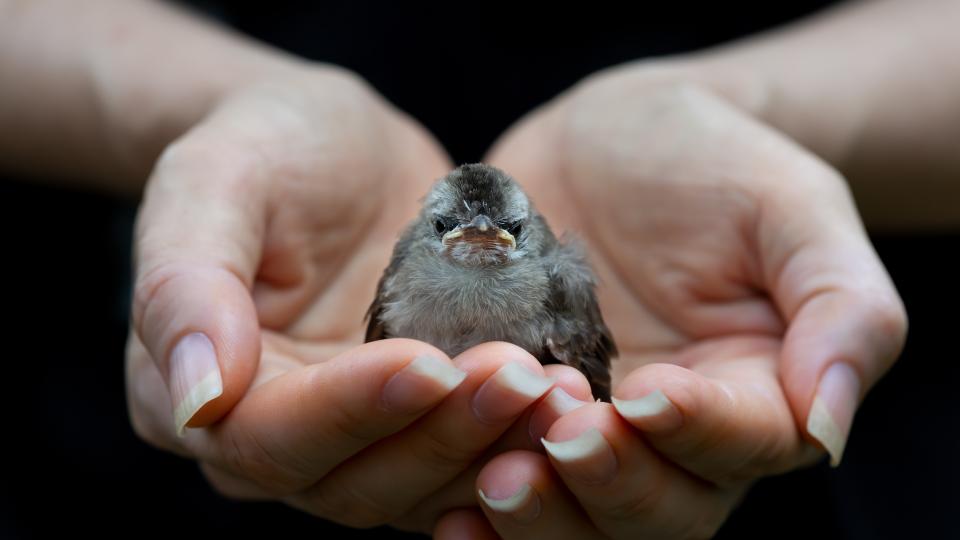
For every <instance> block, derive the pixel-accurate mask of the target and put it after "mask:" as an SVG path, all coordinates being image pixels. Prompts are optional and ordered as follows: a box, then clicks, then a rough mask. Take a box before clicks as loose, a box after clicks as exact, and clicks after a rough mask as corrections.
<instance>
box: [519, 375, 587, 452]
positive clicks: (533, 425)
mask: <svg viewBox="0 0 960 540" xmlns="http://www.w3.org/2000/svg"><path fill="white" fill-rule="evenodd" d="M543 370H544V373H546V375H547V376H548V377H550V378H551V379H553V380H554V381H556V382H555V385H554V388H553V390H551V391H550V393H549V394H547V397H545V398H544V399H543V400H541V401H540V402H539V403H538V404H537V406H536V408H535V409H534V410H533V414H532V415H531V416H530V420H529V422H528V426H529V429H528V430H527V431H528V432H529V434H530V440H531V442H532V443H533V447H534V448H543V446H542V444H541V443H540V439H542V438H543V437H545V436H546V434H547V431H548V430H549V429H550V426H552V425H553V423H554V422H556V421H557V419H558V418H560V417H561V416H563V415H565V414H567V413H568V412H570V411H573V410H576V409H579V408H580V407H582V406H584V405H586V404H588V403H593V401H594V398H593V395H592V394H591V393H590V382H589V381H587V378H586V377H584V375H583V373H582V372H580V370H578V369H576V368H573V367H570V366H567V365H564V364H548V365H546V366H543Z"/></svg>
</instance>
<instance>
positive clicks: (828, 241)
mask: <svg viewBox="0 0 960 540" xmlns="http://www.w3.org/2000/svg"><path fill="white" fill-rule="evenodd" d="M820 168H821V169H826V167H825V166H821V167H820ZM805 172H807V173H808V176H811V175H812V174H815V173H818V172H819V173H820V176H821V177H826V178H827V180H829V181H824V182H798V183H797V185H796V186H790V187H785V188H784V189H783V190H779V191H778V192H777V196H776V197H774V198H772V200H771V201H769V204H768V205H769V208H768V209H767V210H765V212H764V215H765V216H767V217H766V218H765V219H762V220H761V223H760V224H759V231H760V234H759V239H760V251H761V254H762V256H763V258H764V266H765V268H766V269H767V275H766V276H765V279H766V280H767V282H768V283H770V284H771V288H772V293H773V296H774V299H775V300H776V303H777V305H778V307H779V308H780V310H781V312H782V313H784V314H785V316H786V320H787V321H788V322H789V328H788V330H787V333H786V336H785V341H784V348H783V355H782V368H781V378H782V381H783V386H784V388H785V389H786V393H787V398H788V399H789V401H790V404H791V406H792V407H793V412H794V415H795V416H796V418H797V419H798V420H799V423H800V425H801V426H802V427H803V428H805V429H804V430H803V431H804V432H805V433H807V434H809V436H810V437H812V438H813V440H815V441H818V442H819V444H820V445H822V446H823V447H824V448H825V449H826V450H827V451H828V452H829V453H830V457H831V463H832V464H833V465H837V464H839V462H840V458H841V456H842V454H843V449H844V446H845V444H846V439H847V436H848V434H849V432H850V426H851V424H852V422H853V416H854V412H855V410H856V408H857V405H858V404H859V402H860V400H861V399H862V397H863V395H864V394H865V393H866V391H867V390H868V389H869V388H870V386H872V385H873V383H874V382H876V381H877V380H878V379H879V378H880V376H882V375H883V374H884V373H885V372H886V371H887V370H888V369H889V368H890V366H891V365H892V364H893V362H894V360H896V358H897V356H898V355H899V353H900V350H901V348H902V347H903V343H904V339H905V335H906V314H905V311H904V308H903V304H902V302H901V300H900V298H899V296H898V295H897V292H896V289H895V288H894V286H893V284H892V282H891V280H890V277H889V276H888V275H887V272H886V270H885V269H884V268H883V265H882V263H881V262H880V259H879V258H878V257H877V254H876V252H875V251H874V250H873V247H872V246H871V245H870V241H869V239H868V238H867V236H866V233H865V232H864V230H863V226H862V224H861V223H860V220H859V218H858V217H857V214H856V209H855V207H854V205H853V201H852V198H851V197H850V195H849V192H848V190H847V189H846V185H845V184H844V182H843V179H842V178H837V177H836V175H835V174H833V173H832V172H830V171H823V170H820V171H816V170H814V171H805ZM800 190H805V191H802V192H799V191H800ZM798 197H802V199H800V200H816V201H818V202H819V203H820V204H817V205H798V204H796V201H797V200H798ZM772 216H776V219H773V218H772Z"/></svg>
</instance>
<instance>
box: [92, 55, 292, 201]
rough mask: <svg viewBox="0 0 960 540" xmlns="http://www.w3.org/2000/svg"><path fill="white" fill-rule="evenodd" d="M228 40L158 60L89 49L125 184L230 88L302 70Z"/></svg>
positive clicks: (138, 178) (136, 182)
mask: <svg viewBox="0 0 960 540" xmlns="http://www.w3.org/2000/svg"><path fill="white" fill-rule="evenodd" d="M229 45H230V46H227V47H219V48H212V49H207V50H206V51H205V52H204V54H203V55H202V57H200V58H193V59H191V60H190V61H188V62H184V61H183V59H180V58H170V59H169V60H168V59H167V58H166V57H165V55H158V58H157V60H158V61H157V62H156V63H148V62H146V61H145V60H144V55H142V54H120V55H118V56H119V57H117V56H115V57H113V58H110V59H103V58H102V57H98V56H97V55H92V57H91V58H90V61H91V62H90V63H91V65H90V67H89V73H90V84H91V86H92V91H93V94H94V96H95V100H96V103H97V104H98V105H99V108H100V117H101V124H102V129H103V131H104V136H105V139H106V141H105V142H106V144H107V149H108V152H109V153H110V154H111V155H109V156H108V158H109V159H110V161H111V162H112V163H113V170H114V171H116V174H117V175H119V176H122V177H123V178H124V179H126V180H127V181H126V182H125V184H128V185H131V187H135V189H139V187H140V186H141V185H142V183H143V181H144V180H145V179H146V176H147V174H148V173H149V171H150V170H151V169H152V167H153V164H154V162H155V161H156V159H157V157H158V156H159V155H160V153H161V152H162V151H163V149H164V148H165V147H166V146H167V145H168V144H170V143H171V142H172V141H173V140H175V139H177V138H178V137H179V136H180V135H182V134H183V133H185V132H186V131H188V130H189V129H190V128H191V127H192V126H193V125H195V124H196V123H198V122H199V121H201V120H202V119H203V118H204V117H206V116H207V115H208V114H209V113H210V111H211V110H213V109H214V108H215V107H216V106H217V105H218V103H220V102H221V101H222V100H223V99H225V97H226V96H228V95H229V94H230V93H232V92H235V91H237V90H238V89H240V88H243V87H246V86H249V85H253V84H257V83H258V82H260V81H264V80H276V79H280V78H285V77H289V76H290V74H292V73H295V72H297V71H301V70H305V69H307V68H306V67H305V65H304V64H302V63H301V62H299V61H297V60H296V59H294V58H292V57H287V56H284V55H281V54H279V53H273V52H271V51H266V50H261V49H259V48H257V47H253V46H248V45H247V44H246V43H236V44H229ZM198 50H203V49H202V48H198ZM161 56H164V57H161ZM98 63H100V65H98Z"/></svg>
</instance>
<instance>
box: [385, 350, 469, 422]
mask: <svg viewBox="0 0 960 540" xmlns="http://www.w3.org/2000/svg"><path fill="white" fill-rule="evenodd" d="M466 378H467V372H466V371H463V370H460V369H457V368H455V367H454V366H452V365H450V364H449V363H447V362H444V361H442V360H440V359H439V358H434V357H432V356H427V355H422V356H418V357H416V358H414V359H413V361H411V362H410V363H409V364H407V365H406V366H405V367H404V368H403V369H401V370H400V371H398V372H397V373H396V374H394V376H393V377H390V380H388V381H387V384H385V385H384V386H383V394H382V396H383V398H382V399H383V406H384V408H385V409H387V410H389V411H393V412H399V413H412V412H416V411H419V410H421V409H423V408H424V407H427V406H429V405H431V404H433V403H435V402H437V401H438V400H439V399H440V398H442V397H444V396H446V395H447V394H449V393H450V392H451V391H452V390H453V389H454V388H456V387H457V386H459V385H460V383H462V382H463V380H464V379H466Z"/></svg>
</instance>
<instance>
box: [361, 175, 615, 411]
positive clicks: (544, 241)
mask: <svg viewBox="0 0 960 540" xmlns="http://www.w3.org/2000/svg"><path fill="white" fill-rule="evenodd" d="M422 201H423V204H422V207H421V209H420V212H419V214H418V216H417V217H416V218H415V219H414V220H413V222H412V223H410V224H409V226H407V228H406V229H405V230H404V231H403V232H402V233H401V234H400V237H399V239H398V240H397V243H396V244H395V246H394V249H393V254H392V256H391V258H390V262H389V264H388V265H387V267H386V269H385V270H384V273H383V276H382V277H381V278H380V280H379V282H378V284H377V289H376V294H375V296H374V299H373V302H372V303H371V305H370V308H369V309H368V310H367V314H366V319H367V321H368V322H367V331H366V338H365V341H366V342H369V341H375V340H380V339H387V338H397V337H404V338H412V339H417V340H421V341H425V342H427V343H430V344H432V345H434V346H436V347H438V348H439V349H440V350H442V351H444V352H445V353H446V354H448V355H449V356H450V357H454V356H456V355H458V354H460V353H461V352H463V351H465V350H467V349H469V348H470V347H473V346H474V345H478V344H480V343H484V342H488V341H505V342H509V343H512V344H515V345H517V346H519V347H521V348H523V349H525V350H526V351H527V352H529V353H530V354H532V355H533V356H534V357H536V358H537V360H539V361H540V363H541V364H553V363H559V364H566V365H568V366H572V367H574V368H576V369H578V370H580V371H581V372H582V373H583V374H584V375H585V376H586V378H587V380H588V381H589V382H590V387H591V391H592V393H593V396H594V398H596V399H600V400H604V401H609V400H610V372H609V370H610V361H611V359H612V358H615V357H616V355H617V348H616V345H615V343H614V341H613V337H612V336H611V333H610V331H609V329H608V328H607V325H606V324H605V323H604V321H603V317H602V315H601V313H600V308H599V305H598V303H597V297H596V286H597V280H596V277H595V275H594V273H593V271H592V269H591V267H590V265H589V263H588V261H587V258H586V256H585V254H584V251H583V249H582V248H581V246H580V243H579V241H577V239H576V238H574V237H573V236H572V235H564V236H563V238H562V239H558V238H557V237H556V236H555V235H554V233H553V232H552V231H551V229H550V226H549V225H548V224H547V221H546V219H545V218H544V217H543V216H542V215H541V214H540V213H539V212H538V211H537V210H536V208H535V207H534V205H533V203H532V202H531V200H530V198H529V197H528V196H527V194H526V193H525V192H524V191H523V189H522V188H521V187H520V185H519V184H518V182H517V181H516V180H515V179H513V178H512V177H511V176H509V175H508V174H507V173H505V172H504V171H502V170H500V169H498V168H496V167H493V166H490V165H487V164H484V163H472V164H466V165H462V166H460V167H458V168H456V169H454V170H453V171H452V172H450V173H448V174H447V175H445V176H443V177H442V178H440V179H439V180H437V181H435V182H434V184H433V186H432V187H431V189H430V191H429V193H427V195H426V196H425V197H424V198H423V199H422Z"/></svg>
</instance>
